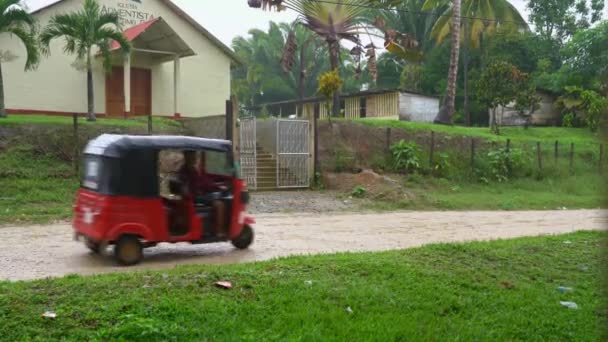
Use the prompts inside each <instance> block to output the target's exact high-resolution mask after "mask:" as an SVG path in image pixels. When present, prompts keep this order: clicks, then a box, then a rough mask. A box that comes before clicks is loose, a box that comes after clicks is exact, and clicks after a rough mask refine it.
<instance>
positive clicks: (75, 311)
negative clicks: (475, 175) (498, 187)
mask: <svg viewBox="0 0 608 342" xmlns="http://www.w3.org/2000/svg"><path fill="white" fill-rule="evenodd" d="M606 237H607V236H606V234H605V233H602V232H579V233H575V234H569V235H563V236H554V237H538V238H523V239H517V240H509V241H497V242H487V243H468V244H449V245H432V246H427V247H423V248H418V249H410V250H404V251H392V252H385V253H366V254H340V255H329V256H314V257H292V258H287V259H281V260H275V261H269V262H260V263H254V264H241V265H232V266H190V267H181V268H177V269H175V270H171V271H165V272H164V273H162V272H149V273H129V274H117V275H104V276H96V277H80V276H69V277H66V278H63V279H56V280H41V281H35V282H21V283H0V293H2V296H0V319H2V322H3V324H2V325H0V334H2V336H3V338H4V339H6V340H12V341H18V340H36V339H38V340H45V341H50V340H73V341H81V340H130V341H168V340H176V341H177V340H214V341H230V340H251V341H259V340H351V339H357V340H382V341H386V340H425V341H445V340H578V341H597V340H600V339H601V338H600V337H601V335H600V329H601V327H602V326H604V325H603V324H605V322H606V321H605V320H606V315H607V311H606V310H604V307H603V306H602V304H603V303H602V301H601V294H600V276H599V274H600V266H601V265H605V262H601V260H600V258H601V256H600V244H602V243H603V241H604V240H605V238H606ZM218 280H228V281H231V282H233V284H234V288H233V289H232V290H223V289H219V288H217V287H215V286H213V283H214V282H215V281H218ZM559 286H567V287H572V288H573V291H572V292H565V293H562V292H559V291H558V290H557V288H558V287H559ZM560 301H572V302H576V303H577V305H578V307H579V308H578V309H577V310H574V309H568V308H566V307H564V306H561V305H560ZM347 308H350V309H347ZM45 311H54V312H56V313H57V318H56V319H45V318H42V317H41V314H42V313H43V312H45Z"/></svg>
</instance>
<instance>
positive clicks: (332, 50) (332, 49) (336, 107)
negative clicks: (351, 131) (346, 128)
mask: <svg viewBox="0 0 608 342" xmlns="http://www.w3.org/2000/svg"><path fill="white" fill-rule="evenodd" d="M327 44H329V62H330V64H331V70H336V69H338V67H339V61H338V54H339V53H340V42H338V41H328V42H327ZM331 115H333V116H335V117H337V116H339V115H340V90H339V89H338V90H337V91H336V92H334V99H333V105H332V110H331Z"/></svg>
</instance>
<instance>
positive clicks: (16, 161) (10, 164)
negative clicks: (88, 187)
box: [0, 147, 79, 225]
mask: <svg viewBox="0 0 608 342" xmlns="http://www.w3.org/2000/svg"><path fill="white" fill-rule="evenodd" d="M78 186H79V182H78V179H77V177H76V176H75V175H74V171H73V168H72V167H71V165H69V164H66V163H61V162H59V161H57V160H55V159H53V158H49V157H43V156H40V155H36V154H34V153H33V152H31V151H30V150H29V149H27V148H23V147H22V148H19V147H17V148H11V149H9V150H7V151H5V152H3V153H0V189H2V190H1V191H0V225H1V224H8V223H46V222H50V221H54V220H58V219H67V218H70V217H71V209H72V207H71V206H72V203H73V199H74V194H75V192H76V189H77V188H78Z"/></svg>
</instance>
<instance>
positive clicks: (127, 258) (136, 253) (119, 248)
mask: <svg viewBox="0 0 608 342" xmlns="http://www.w3.org/2000/svg"><path fill="white" fill-rule="evenodd" d="M143 249H144V248H143V245H142V243H141V241H139V239H138V238H137V237H135V236H132V235H126V236H122V237H121V238H120V239H118V242H116V246H114V257H115V258H116V260H117V261H118V262H119V263H120V264H121V265H124V266H132V265H135V264H138V263H139V262H140V261H141V259H143V256H144V254H143Z"/></svg>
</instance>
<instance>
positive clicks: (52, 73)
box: [0, 0, 231, 117]
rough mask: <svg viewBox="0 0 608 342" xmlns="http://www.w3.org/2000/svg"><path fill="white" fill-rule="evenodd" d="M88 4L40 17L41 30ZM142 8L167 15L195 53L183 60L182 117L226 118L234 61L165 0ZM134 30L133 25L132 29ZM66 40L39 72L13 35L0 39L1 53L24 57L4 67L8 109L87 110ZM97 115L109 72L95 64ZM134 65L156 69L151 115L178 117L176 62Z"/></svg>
mask: <svg viewBox="0 0 608 342" xmlns="http://www.w3.org/2000/svg"><path fill="white" fill-rule="evenodd" d="M82 3H83V0H64V1H63V2H61V3H59V4H57V5H55V6H53V7H51V8H50V9H48V10H44V11H42V12H40V13H38V14H37V15H36V17H37V18H38V19H39V20H40V24H41V25H42V26H44V25H46V24H47V23H48V21H49V19H50V17H51V16H52V15H54V14H56V13H66V12H71V11H73V10H77V9H79V8H80V7H81V6H82ZM100 3H101V4H102V5H104V4H105V5H106V6H109V7H116V5H117V4H118V3H129V4H133V2H131V1H126V0H122V1H120V0H101V1H100ZM137 6H138V7H139V10H140V11H142V12H146V13H151V14H152V15H154V16H162V17H163V19H164V20H165V21H166V22H167V23H168V24H169V26H171V27H172V28H173V30H175V31H176V32H177V34H178V35H179V36H180V37H181V38H182V39H183V40H184V41H185V42H186V43H187V44H188V45H189V46H190V47H191V48H192V49H193V50H194V51H195V53H196V54H197V55H196V56H193V57H188V58H183V59H182V60H181V85H180V89H181V92H180V105H179V107H178V112H180V113H181V114H182V116H188V117H195V116H209V115H218V114H224V112H225V101H226V100H227V99H228V98H229V96H230V63H231V61H230V59H229V57H228V56H227V55H226V54H225V53H224V52H223V51H221V50H220V49H219V48H218V47H217V46H216V45H214V44H213V43H212V42H211V41H210V40H208V39H207V38H206V37H205V36H203V34H202V33H200V32H199V31H198V30H197V29H196V28H194V27H193V26H192V25H190V24H189V23H187V22H186V21H185V20H183V19H182V18H180V17H179V16H177V15H176V14H175V13H174V12H173V11H172V10H171V9H169V8H168V7H167V6H166V5H165V4H163V3H162V2H161V1H160V0H148V1H145V2H143V4H141V5H137ZM130 26H132V25H130ZM63 44H64V42H63V40H56V41H54V42H53V43H52V46H51V52H52V54H51V56H50V57H49V58H45V59H43V60H42V63H41V64H40V67H39V68H38V70H36V71H33V72H27V73H24V72H23V65H24V63H25V49H24V48H23V46H22V45H20V43H19V41H18V40H16V39H12V38H11V37H10V36H9V35H6V34H2V35H0V49H1V50H10V51H11V52H13V53H14V54H16V55H18V56H19V59H17V60H16V61H13V62H11V63H5V64H3V75H4V81H5V97H6V105H7V108H9V109H31V110H41V111H60V112H86V111H87V103H86V73H85V72H84V71H78V70H76V69H75V68H74V67H72V63H73V62H74V56H70V55H65V54H64V53H63V50H62V49H63ZM95 64H96V66H95V73H94V88H95V111H96V112H97V113H105V110H106V108H105V77H106V75H105V73H104V71H103V70H102V67H101V65H100V63H99V62H96V63H95ZM132 65H133V67H149V68H150V69H151V70H152V111H153V114H154V115H163V116H172V115H173V114H174V113H173V62H166V63H163V64H160V65H159V64H153V63H151V62H150V61H148V60H146V59H145V58H143V57H139V59H138V58H137V57H136V58H134V60H133V63H132Z"/></svg>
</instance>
